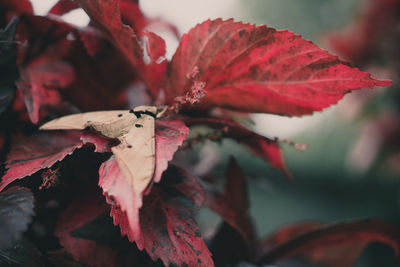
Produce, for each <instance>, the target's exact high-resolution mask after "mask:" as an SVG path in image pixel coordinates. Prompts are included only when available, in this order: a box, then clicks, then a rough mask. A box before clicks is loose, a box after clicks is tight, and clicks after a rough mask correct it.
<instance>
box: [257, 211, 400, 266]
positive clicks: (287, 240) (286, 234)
mask: <svg viewBox="0 0 400 267" xmlns="http://www.w3.org/2000/svg"><path fill="white" fill-rule="evenodd" d="M371 242H381V243H384V244H387V245H390V246H391V247H392V248H393V250H394V251H395V254H396V255H399V252H400V233H399V232H398V231H397V229H396V227H394V226H393V225H391V224H389V223H386V222H382V221H380V220H376V219H373V220H372V219H367V220H360V221H353V222H347V223H338V224H333V225H322V224H319V223H309V224H307V223H306V224H300V225H294V226H288V227H285V228H283V229H281V230H279V231H278V232H277V233H276V234H274V235H272V236H271V237H268V238H266V239H265V240H264V241H263V242H262V244H261V247H270V248H271V246H272V247H273V248H272V249H271V250H269V252H267V253H262V255H261V257H260V260H259V262H260V263H263V264H271V263H274V262H277V261H279V260H282V259H286V258H291V257H293V256H300V257H304V258H306V259H308V260H309V261H311V262H313V263H316V264H320V265H322V266H327V267H336V266H343V267H350V266H353V264H354V263H355V261H356V260H357V258H358V257H359V256H360V253H361V252H362V251H363V249H364V248H365V246H366V245H367V244H369V243H371Z"/></svg>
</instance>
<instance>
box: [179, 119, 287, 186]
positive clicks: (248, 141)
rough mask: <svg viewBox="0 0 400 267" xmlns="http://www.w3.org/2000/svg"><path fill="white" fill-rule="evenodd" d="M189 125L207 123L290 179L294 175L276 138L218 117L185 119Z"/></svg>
mask: <svg viewBox="0 0 400 267" xmlns="http://www.w3.org/2000/svg"><path fill="white" fill-rule="evenodd" d="M185 122H186V124H187V125H188V126H192V125H206V126H209V127H211V128H213V129H217V130H219V131H220V132H221V134H222V137H227V138H232V139H234V140H236V141H237V142H239V143H241V144H243V145H245V146H247V147H248V148H249V149H250V151H252V152H253V153H254V154H256V155H258V156H260V157H262V158H264V159H265V160H266V161H267V162H268V163H269V164H270V165H271V166H272V167H274V168H276V169H278V170H280V171H282V172H283V173H284V174H285V175H286V176H287V177H288V178H289V179H292V177H293V175H292V174H291V173H290V171H289V170H288V168H287V167H286V164H285V161H284V159H283V155H282V151H281V149H280V147H279V144H278V142H277V141H276V140H272V139H269V138H267V137H265V136H262V135H259V134H257V133H255V132H252V131H250V130H248V129H247V128H245V127H243V126H241V125H240V124H237V123H235V122H232V121H229V120H224V119H218V118H193V119H187V120H185Z"/></svg>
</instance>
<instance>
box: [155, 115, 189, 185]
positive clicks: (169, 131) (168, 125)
mask: <svg viewBox="0 0 400 267" xmlns="http://www.w3.org/2000/svg"><path fill="white" fill-rule="evenodd" d="M188 133H189V129H188V128H187V127H186V126H185V124H184V123H183V122H181V121H157V122H156V169H155V171H154V175H153V182H154V183H158V182H160V180H161V176H162V173H163V172H164V171H165V170H166V169H167V167H168V162H169V161H170V160H172V158H173V156H174V154H175V152H176V151H177V150H178V147H179V146H180V145H182V143H183V141H185V139H186V136H187V135H188Z"/></svg>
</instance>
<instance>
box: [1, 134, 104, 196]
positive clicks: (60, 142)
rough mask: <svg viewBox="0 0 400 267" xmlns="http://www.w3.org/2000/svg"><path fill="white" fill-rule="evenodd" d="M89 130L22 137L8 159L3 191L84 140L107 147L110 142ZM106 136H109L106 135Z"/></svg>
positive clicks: (2, 183)
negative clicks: (93, 134)
mask: <svg viewBox="0 0 400 267" xmlns="http://www.w3.org/2000/svg"><path fill="white" fill-rule="evenodd" d="M101 139H103V138H101V137H98V136H91V134H90V133H87V132H77V131H68V132H56V133H54V132H40V133H37V134H35V135H33V136H31V137H24V138H20V139H19V140H18V141H17V142H16V143H15V144H14V145H13V146H12V147H11V151H10V153H9V154H8V157H7V161H6V168H7V169H8V170H7V172H6V173H5V175H4V176H3V177H2V178H1V181H0V191H1V190H3V189H4V188H5V187H6V186H7V185H8V184H10V183H12V182H13V181H15V180H16V179H21V178H24V177H26V176H28V175H32V174H34V173H35V172H37V171H39V170H41V169H44V168H49V167H51V166H52V165H54V163H56V162H57V161H60V160H62V159H63V158H65V157H66V156H67V155H70V154H72V152H73V151H74V150H75V149H77V148H81V147H82V146H83V145H84V143H86V142H91V143H93V144H95V145H96V146H97V147H96V150H97V151H99V152H100V151H101V152H103V151H107V148H108V147H109V145H108V144H109V143H108V142H107V141H105V140H101ZM106 140H107V139H106Z"/></svg>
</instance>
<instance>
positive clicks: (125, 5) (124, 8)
mask: <svg viewBox="0 0 400 267" xmlns="http://www.w3.org/2000/svg"><path fill="white" fill-rule="evenodd" d="M120 6H121V18H122V21H123V22H124V23H125V24H127V25H129V26H131V27H132V29H133V30H134V31H135V33H136V34H138V35H141V34H142V31H143V30H144V29H145V28H146V26H147V24H148V19H147V18H146V16H145V15H144V14H143V13H142V11H141V10H140V8H139V5H138V3H135V2H134V1H131V0H122V1H121V2H120Z"/></svg>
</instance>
